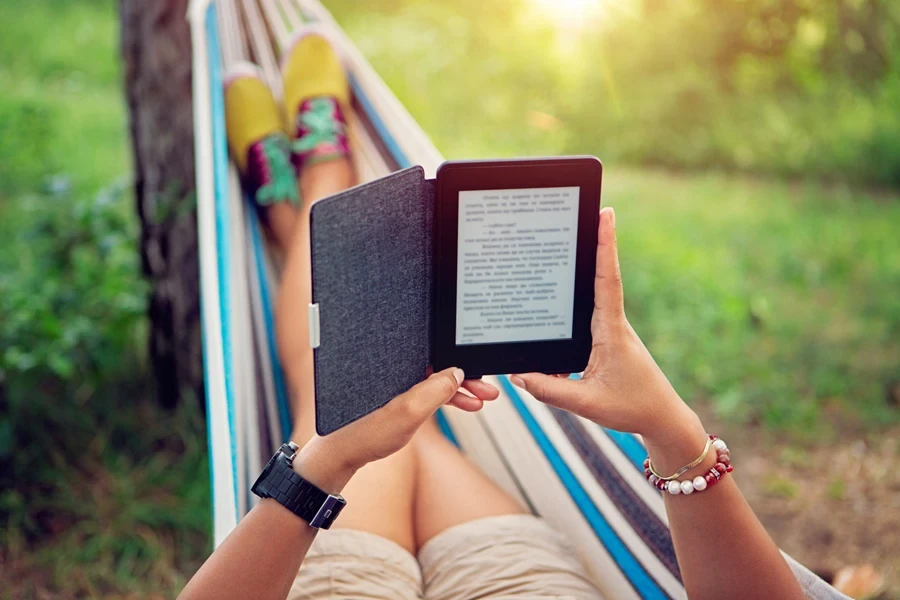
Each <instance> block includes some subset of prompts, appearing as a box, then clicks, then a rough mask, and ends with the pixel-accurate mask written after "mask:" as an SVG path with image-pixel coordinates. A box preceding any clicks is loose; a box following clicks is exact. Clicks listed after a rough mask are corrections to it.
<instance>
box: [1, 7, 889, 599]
mask: <svg viewBox="0 0 900 600" xmlns="http://www.w3.org/2000/svg"><path fill="white" fill-rule="evenodd" d="M185 4H186V2H185V0H158V1H155V2H149V3H148V2H146V1H145V2H140V0H120V1H119V2H117V1H115V0H29V2H12V0H0V598H73V597H110V598H124V597H171V596H174V595H175V594H176V593H177V591H178V590H179V589H180V588H181V586H183V585H184V582H185V581H186V580H187V578H189V577H190V575H191V574H192V573H193V572H194V571H195V570H196V568H197V567H198V566H199V564H200V563H201V562H202V561H203V559H204V558H205V557H206V555H207V554H208V552H209V551H210V548H211V545H210V544H211V542H210V525H211V514H210V493H209V475H208V470H207V450H206V449H207V446H206V439H205V437H206V430H205V423H204V415H203V409H202V387H201V384H200V382H199V379H200V375H199V374H200V373H202V371H201V370H200V367H199V333H198V329H197V328H198V326H199V325H198V322H197V319H198V317H199V311H198V308H197V305H196V299H194V300H193V301H191V289H193V294H194V295H195V294H196V269H197V265H196V256H195V254H192V252H193V253H195V251H196V240H195V239H194V238H193V236H194V235H195V225H194V223H195V221H194V220H193V218H194V217H193V212H192V211H193V195H192V189H193V179H192V177H193V176H192V173H193V157H192V154H191V150H190V148H191V144H190V135H191V132H190V95H189V93H190V48H189V38H188V36H187V27H186V25H185V23H184V14H185V13H184V11H185ZM325 4H326V5H327V6H328V7H329V8H330V9H331V10H332V12H333V13H334V14H335V16H336V17H337V18H338V20H339V21H340V23H341V24H342V25H343V26H344V28H345V29H346V30H347V32H348V33H349V34H350V36H351V37H352V38H353V39H354V40H355V41H356V43H357V44H358V46H359V48H360V49H361V50H362V52H363V53H364V54H365V55H366V56H367V57H368V58H369V60H370V61H371V62H372V64H373V65H374V67H375V68H376V70H377V71H378V72H379V73H380V74H381V75H382V77H383V78H384V79H385V80H386V82H387V83H388V85H389V86H390V87H391V88H392V89H393V91H394V92H395V93H396V95H397V96H398V97H399V98H400V100H401V101H402V102H403V103H404V104H405V105H406V106H407V107H408V108H409V110H410V112H411V113H412V114H413V116H414V117H415V118H416V119H417V120H418V121H419V122H420V123H421V124H422V126H423V129H424V130H425V131H426V132H428V133H429V134H430V135H431V136H432V138H433V140H434V142H435V144H436V145H437V146H438V148H439V149H440V150H441V151H442V152H443V153H444V154H445V155H446V156H447V157H448V158H468V157H496V156H517V155H549V154H562V153H589V154H595V155H597V156H599V157H600V158H601V159H602V160H603V161H604V164H605V179H604V189H603V203H604V204H607V205H611V206H614V207H615V208H616V211H617V216H618V219H617V221H618V231H619V240H620V244H621V250H620V252H621V256H622V271H623V276H624V280H625V287H626V298H627V300H626V302H627V311H628V314H629V317H630V319H631V321H632V323H633V325H634V327H635V329H636V330H637V331H638V333H639V334H640V335H641V336H642V338H643V339H644V340H645V342H646V343H647V345H648V346H649V348H650V350H651V352H652V353H653V354H654V355H655V357H656V358H657V360H658V362H659V363H660V365H661V366H662V368H663V370H664V371H665V372H666V373H667V374H668V375H669V377H670V378H671V380H672V381H673V383H674V385H675V387H676V389H678V390H679V392H680V393H681V394H682V396H683V397H684V398H685V399H686V400H688V401H689V402H690V403H691V404H692V405H693V406H694V407H695V408H696V410H697V411H698V412H700V414H701V415H702V416H703V417H704V419H705V420H707V421H708V428H709V429H710V431H715V432H718V433H719V434H720V435H722V436H723V437H724V438H727V439H728V441H729V445H730V446H732V447H733V448H735V449H736V451H737V452H738V456H739V460H740V462H741V469H739V470H738V471H737V476H738V478H739V482H740V483H741V486H742V488H743V489H744V490H745V492H746V494H747V496H748V498H749V500H750V502H751V504H752V505H753V507H754V508H755V510H756V511H757V513H758V514H759V515H760V517H761V518H762V520H763V522H764V523H765V525H766V526H767V527H768V528H769V531H770V532H771V533H772V535H773V536H774V537H775V540H776V541H777V542H778V543H779V545H780V546H781V547H782V548H783V549H785V550H786V551H788V552H789V553H791V554H792V555H794V556H795V557H796V558H798V559H799V560H800V561H801V562H803V563H805V564H806V565H808V566H809V567H810V568H812V569H814V570H815V571H817V572H818V573H820V574H822V575H823V576H825V577H827V578H834V577H838V578H839V579H841V580H842V581H843V580H847V579H848V578H849V579H851V580H852V581H851V583H850V584H848V585H855V586H856V587H854V588H845V589H848V591H849V592H850V593H851V594H852V595H854V597H857V598H863V597H878V598H895V599H896V598H900V552H898V549H900V474H898V470H900V447H898V442H900V435H898V434H900V3H898V2H896V1H895V0H753V1H750V0H678V1H677V2H670V1H665V0H492V1H491V2H485V1H484V0H452V1H451V0H416V1H414V0H368V1H367V2H365V3H361V2H352V1H350V0H330V1H329V0H326V1H325ZM148 40H149V41H148ZM148 48H149V50H148ZM148 52H149V53H150V54H153V53H155V56H157V57H161V58H159V60H161V61H163V62H165V63H166V64H167V65H168V68H169V69H170V71H171V69H172V65H173V64H174V65H176V66H177V67H178V68H179V69H180V71H179V70H178V69H176V71H178V72H179V73H181V76H180V77H173V78H170V79H169V80H167V81H166V82H164V85H163V88H164V89H163V92H160V91H159V89H158V88H153V87H151V86H148V85H147V82H148V81H152V73H150V72H148V69H149V68H150V67H148V64H152V61H151V62H150V63H148V60H147V57H148V56H150V54H148ZM129 115H131V116H132V119H131V120H129ZM148 115H149V116H148ZM154 115H155V121H154V120H153V119H154ZM185 115H186V117H185ZM148 118H149V119H150V120H149V121H148ZM147 123H150V124H151V125H152V128H151V129H150V130H149V131H148V130H147V127H146V125H147ZM185 123H186V126H185ZM185 136H187V138H186V140H187V141H186V143H185V142H184V141H185ZM148 147H150V148H151V149H150V150H148ZM160 155H170V158H169V159H168V161H167V162H166V161H165V160H163V161H162V162H161V163H160V164H164V165H167V166H166V169H165V170H164V171H163V172H162V173H163V174H162V175H160V174H159V173H157V172H156V171H154V169H156V167H155V165H156V164H157V163H159V162H160V161H159V158H158V157H159V156H160ZM148 156H156V157H157V158H155V159H153V160H150V159H148V158H147V157H148ZM135 157H136V158H135ZM154 160H155V161H156V162H154ZM151 163H152V164H151ZM157 170H158V169H157ZM173 172H174V173H185V174H184V175H183V176H167V175H166V173H173ZM154 173H156V175H154ZM176 259H177V260H176ZM185 298H186V299H185ZM185 357H187V358H185ZM865 565H870V566H871V568H869V567H866V566H865Z"/></svg>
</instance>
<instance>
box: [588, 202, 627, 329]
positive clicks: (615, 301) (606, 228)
mask: <svg viewBox="0 0 900 600" xmlns="http://www.w3.org/2000/svg"><path fill="white" fill-rule="evenodd" d="M594 312H595V314H598V315H599V317H600V322H611V321H612V320H618V319H621V318H622V317H623V316H624V314H625V306H624V300H623V293H622V272H621V271H620V270H619V250H618V246H617V245H616V213H615V211H613V209H612V208H611V207H609V206H607V207H606V208H604V209H603V210H601V211H600V228H599V231H598V237H597V270H596V274H595V276H594Z"/></svg>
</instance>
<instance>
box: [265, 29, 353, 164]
mask: <svg viewBox="0 0 900 600" xmlns="http://www.w3.org/2000/svg"><path fill="white" fill-rule="evenodd" d="M281 75H282V78H283V80H284V105H285V110H286V111H287V122H288V123H289V124H290V127H291V129H292V133H293V135H294V142H293V148H292V150H293V152H292V160H293V162H294V165H295V167H296V168H297V170H298V172H299V171H300V169H302V168H303V167H304V166H306V165H309V164H315V163H320V162H324V161H328V160H335V159H347V158H349V157H350V146H349V144H348V141H347V122H346V120H345V118H344V113H345V111H346V110H348V108H349V105H350V88H349V85H348V84H347V76H346V74H345V73H344V69H343V66H342V65H341V61H340V58H339V57H338V54H337V52H336V51H335V49H334V47H333V46H332V45H331V43H330V42H329V41H328V40H327V39H326V38H325V36H324V35H323V34H322V33H321V32H320V31H319V30H318V29H316V28H310V27H307V28H304V29H302V30H300V31H299V32H298V33H297V35H296V36H295V37H294V40H293V42H292V43H291V44H290V45H289V46H288V48H287V50H286V51H285V53H284V55H283V56H282V59H281Z"/></svg>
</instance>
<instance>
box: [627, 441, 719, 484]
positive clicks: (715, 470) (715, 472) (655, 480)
mask: <svg viewBox="0 0 900 600" xmlns="http://www.w3.org/2000/svg"><path fill="white" fill-rule="evenodd" d="M709 439H710V441H711V442H712V447H713V448H714V449H715V451H716V464H715V465H713V466H712V467H711V468H710V469H709V470H708V471H707V472H706V473H705V474H704V475H698V476H696V477H694V478H693V479H685V480H684V481H678V480H676V479H673V480H670V481H667V480H665V479H661V478H659V477H657V476H656V475H654V474H653V472H652V471H651V470H650V459H649V458H648V459H646V460H645V461H644V476H645V477H647V481H649V482H650V485H652V486H653V487H655V488H656V489H658V490H659V491H661V492H663V491H667V492H669V493H670V494H672V495H673V496H677V495H678V494H684V495H685V496H687V495H688V494H693V493H694V492H702V491H703V490H705V489H707V488H711V487H712V486H714V485H716V484H717V483H719V480H720V479H722V478H723V477H725V475H727V474H728V473H731V472H732V471H734V467H733V466H732V465H731V451H730V450H729V449H728V446H727V445H726V444H725V441H724V440H722V439H720V438H719V437H718V436H715V435H710V436H709Z"/></svg>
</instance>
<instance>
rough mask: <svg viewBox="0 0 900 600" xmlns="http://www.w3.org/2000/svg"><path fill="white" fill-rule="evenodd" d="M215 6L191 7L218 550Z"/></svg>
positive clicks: (221, 397) (225, 499)
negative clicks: (210, 11)
mask: <svg viewBox="0 0 900 600" xmlns="http://www.w3.org/2000/svg"><path fill="white" fill-rule="evenodd" d="M208 5H209V0H195V1H194V2H192V4H191V6H190V9H189V11H190V20H191V39H192V44H193V48H194V50H193V73H194V78H193V88H194V90H193V91H194V130H195V136H194V139H195V142H194V143H195V156H196V177H197V230H198V244H199V253H200V291H201V304H202V314H203V337H204V347H205V350H206V352H205V353H204V362H205V367H206V375H207V378H206V394H207V402H208V415H207V419H208V428H209V436H210V447H211V448H213V449H214V452H213V453H212V456H210V469H211V471H212V482H213V489H212V498H213V537H214V543H215V544H216V545H217V546H218V545H219V544H220V543H221V542H222V541H223V540H224V539H225V537H226V536H227V535H228V533H229V532H230V531H231V530H232V529H233V528H234V527H235V525H237V520H238V512H237V506H236V504H235V498H234V472H233V471H232V462H231V459H232V457H231V447H232V446H231V439H230V438H231V432H230V430H229V428H228V402H227V400H226V397H225V363H224V349H223V348H222V330H221V327H222V320H221V318H222V315H221V314H220V311H219V273H218V257H217V253H216V216H215V181H214V172H213V148H212V115H211V114H210V106H211V99H210V90H209V81H210V80H209V65H208V63H207V54H208V41H207V39H206V8H207V6H208Z"/></svg>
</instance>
